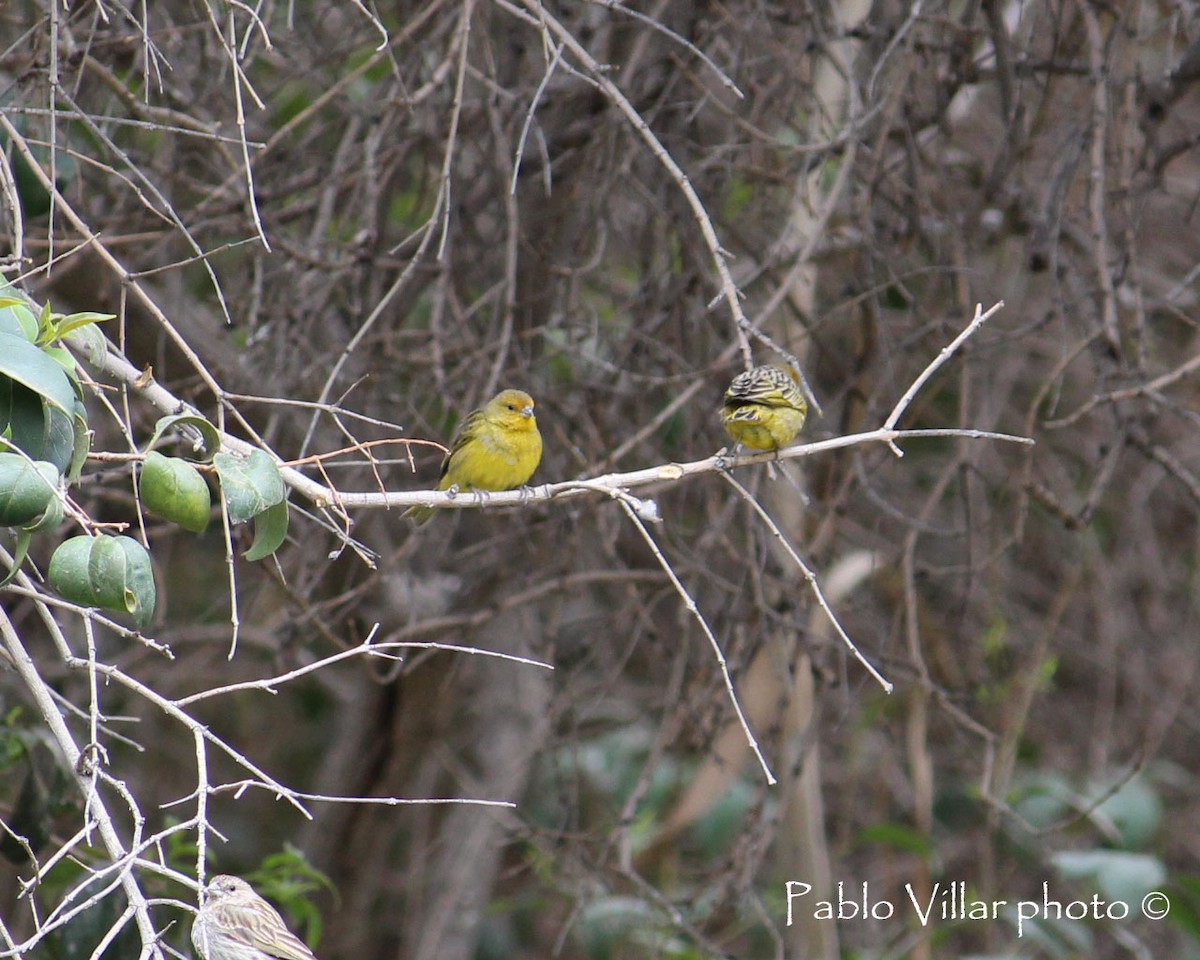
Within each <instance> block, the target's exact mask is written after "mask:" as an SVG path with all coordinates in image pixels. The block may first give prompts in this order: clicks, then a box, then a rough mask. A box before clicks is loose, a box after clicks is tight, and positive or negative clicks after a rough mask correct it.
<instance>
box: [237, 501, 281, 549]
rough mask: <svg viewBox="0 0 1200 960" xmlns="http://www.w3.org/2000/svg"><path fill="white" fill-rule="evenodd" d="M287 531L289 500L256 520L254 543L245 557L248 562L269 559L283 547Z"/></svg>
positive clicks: (268, 509)
mask: <svg viewBox="0 0 1200 960" xmlns="http://www.w3.org/2000/svg"><path fill="white" fill-rule="evenodd" d="M287 531H288V504H287V500H280V501H279V503H277V504H275V505H274V506H272V507H267V509H266V510H264V511H263V512H262V513H260V514H258V515H257V516H256V517H255V518H254V542H253V543H252V544H250V549H249V550H247V551H246V552H245V554H243V556H245V558H246V559H247V560H262V559H263V558H264V557H269V556H270V555H271V554H273V553H274V552H275V551H276V550H278V549H279V548H280V547H281V546H282V545H283V541H284V540H285V539H286V538H287Z"/></svg>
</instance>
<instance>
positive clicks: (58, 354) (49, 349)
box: [42, 344, 76, 377]
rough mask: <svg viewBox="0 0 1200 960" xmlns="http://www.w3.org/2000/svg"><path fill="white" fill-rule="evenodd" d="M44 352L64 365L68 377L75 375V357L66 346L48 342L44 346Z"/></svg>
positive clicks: (60, 364)
mask: <svg viewBox="0 0 1200 960" xmlns="http://www.w3.org/2000/svg"><path fill="white" fill-rule="evenodd" d="M42 353H44V354H45V355H46V356H48V357H49V358H50V359H51V360H53V361H54V362H55V363H57V364H58V365H59V366H60V367H62V368H63V370H64V371H66V374H67V376H68V377H74V376H75V369H76V367H75V357H74V355H72V353H71V351H70V350H68V349H67V348H66V347H59V346H56V345H54V344H47V345H45V346H43V347H42Z"/></svg>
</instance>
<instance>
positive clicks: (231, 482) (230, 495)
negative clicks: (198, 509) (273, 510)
mask: <svg viewBox="0 0 1200 960" xmlns="http://www.w3.org/2000/svg"><path fill="white" fill-rule="evenodd" d="M213 464H214V466H216V468H217V475H218V476H219V477H220V478H221V493H222V494H223V496H224V497H225V505H226V509H227V510H228V511H229V519H230V520H231V521H232V522H233V523H244V522H245V521H247V520H251V519H253V518H254V517H256V516H258V515H259V514H260V513H262V512H263V511H264V510H266V509H267V508H268V507H273V506H275V505H276V504H277V503H280V502H282V501H283V498H284V496H285V495H286V492H287V491H286V490H285V489H284V485H283V477H282V476H280V474H279V468H278V467H277V466H275V461H274V460H272V459H271V457H270V456H269V455H267V454H266V453H264V452H263V451H262V450H254V451H252V452H251V454H250V456H249V458H243V457H241V456H238V455H237V454H233V453H226V452H222V453H218V454H217V455H216V456H215V457H213Z"/></svg>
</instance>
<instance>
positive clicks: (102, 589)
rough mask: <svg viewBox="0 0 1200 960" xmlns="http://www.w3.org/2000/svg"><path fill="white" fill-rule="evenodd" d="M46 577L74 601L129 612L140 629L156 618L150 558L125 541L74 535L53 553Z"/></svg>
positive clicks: (114, 538)
mask: <svg viewBox="0 0 1200 960" xmlns="http://www.w3.org/2000/svg"><path fill="white" fill-rule="evenodd" d="M47 578H48V580H49V581H50V585H51V586H52V587H53V588H54V589H55V590H57V591H58V592H59V593H60V594H61V595H62V596H63V597H65V598H66V599H68V600H70V601H72V602H74V603H78V604H81V605H83V606H88V607H101V608H103V609H105V610H116V611H121V612H124V613H128V614H130V615H131V616H132V617H133V622H134V624H136V626H137V628H138V629H139V630H144V629H145V628H146V627H147V626H148V625H149V624H150V621H151V619H152V618H153V616H154V604H155V600H156V596H155V589H154V571H153V568H152V567H151V564H150V554H148V553H147V552H146V549H145V548H144V547H143V546H142V545H141V544H140V543H138V542H137V541H136V540H132V539H130V538H129V537H104V536H102V537H89V536H86V535H84V536H78V537H72V538H71V539H70V540H66V541H64V542H63V543H61V544H60V545H59V547H58V549H57V550H55V551H54V555H53V556H52V557H51V558H50V567H49V570H48V572H47Z"/></svg>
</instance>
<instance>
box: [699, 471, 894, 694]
mask: <svg viewBox="0 0 1200 960" xmlns="http://www.w3.org/2000/svg"><path fill="white" fill-rule="evenodd" d="M721 479H723V480H724V481H725V482H726V483H728V484H729V485H730V486H731V487H733V489H735V490H736V491H737V492H738V494H739V495H740V496H741V498H742V499H743V500H745V501H746V502H747V503H748V504H750V506H751V507H752V508H753V509H754V512H755V513H757V514H758V515H759V517H761V518H762V520H763V522H764V523H765V524H766V525H767V529H768V530H770V531H771V533H772V534H773V535H774V536H775V538H776V539H777V540H778V541H779V543H780V544H781V545H782V546H783V549H784V550H786V551H787V553H788V556H790V557H791V558H792V561H793V562H794V563H795V564H796V566H797V567H799V568H800V572H801V573H802V574H804V579H805V580H807V581H808V585H809V586H810V587H811V588H812V591H813V595H814V596H815V597H816V598H817V603H818V604H819V605H820V607H821V609H822V610H824V611H825V616H827V617H828V618H829V622H830V623H831V624H832V625H833V629H834V630H836V631H837V635H838V636H839V637H841V638H842V643H844V644H845V645H846V649H847V650H849V651H850V653H851V654H852V655H853V656H854V659H856V660H857V661H858V662H859V663H861V664H862V665H863V667H864V668H866V671H867V673H869V674H870V675H871V676H872V677H874V678H875V680H876V681H877V682H878V683H879V685H880V686H881V687H883V689H884V692H885V693H891V692H892V690H893V689H894V686H893V685H892V683H890V682H889V681H888V680H887V679H886V678H885V677H884V676H883V674H881V673H880V672H879V671H878V670H876V669H875V667H874V665H872V663H871V661H870V660H868V659H867V658H866V657H865V656H863V654H862V652H861V651H860V650H859V649H858V647H857V646H856V645H855V643H854V641H853V640H851V639H850V635H849V634H847V633H846V631H845V629H844V628H843V627H842V624H841V622H840V621H839V620H838V618H837V615H836V614H835V613H834V612H833V608H832V607H830V606H829V601H828V600H826V599H825V593H824V591H823V590H822V589H821V584H820V582H819V581H818V580H817V575H816V574H815V573H813V571H812V570H811V569H810V568H809V566H808V564H806V563H805V562H804V560H803V559H802V558H801V556H800V554H799V553H797V552H796V549H795V548H794V547H793V546H792V545H791V543H790V542H788V538H787V537H785V536H784V535H783V531H782V530H780V529H779V526H778V524H776V523H775V521H774V520H772V519H771V515H770V514H769V513H767V511H766V510H764V509H763V507H762V504H760V503H759V502H758V500H756V499H755V498H754V495H753V494H751V493H750V491H749V490H747V489H746V488H745V487H744V486H742V485H741V484H740V483H738V481H737V480H736V479H734V477H733V475H732V474H730V473H729V472H728V471H724V470H723V471H721Z"/></svg>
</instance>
